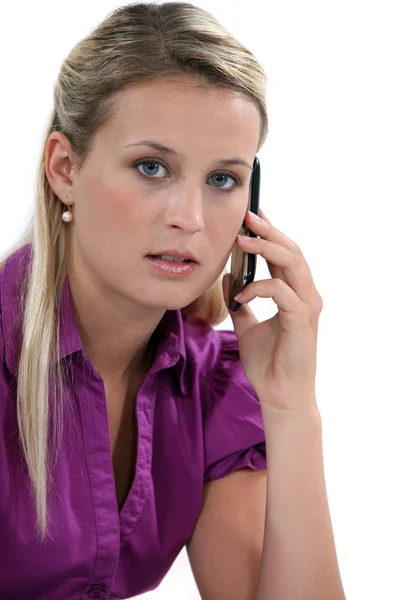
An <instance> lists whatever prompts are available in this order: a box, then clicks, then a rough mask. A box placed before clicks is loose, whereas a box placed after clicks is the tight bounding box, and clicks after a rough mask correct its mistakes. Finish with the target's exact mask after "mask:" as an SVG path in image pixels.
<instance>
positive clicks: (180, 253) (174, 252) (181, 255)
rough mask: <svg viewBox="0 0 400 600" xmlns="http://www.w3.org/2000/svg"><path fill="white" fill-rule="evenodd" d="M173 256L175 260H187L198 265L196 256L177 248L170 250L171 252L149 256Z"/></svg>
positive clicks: (166, 251)
mask: <svg viewBox="0 0 400 600" xmlns="http://www.w3.org/2000/svg"><path fill="white" fill-rule="evenodd" d="M161 255H162V256H173V257H174V258H187V259H188V260H190V261H192V262H194V263H198V262H199V261H198V260H197V259H196V257H195V256H194V254H192V253H191V252H190V251H189V250H184V251H182V250H178V249H177V248H170V249H169V250H159V251H158V252H154V253H152V254H148V256H152V257H153V258H158V257H160V256H161Z"/></svg>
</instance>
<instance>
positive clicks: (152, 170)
mask: <svg viewBox="0 0 400 600" xmlns="http://www.w3.org/2000/svg"><path fill="white" fill-rule="evenodd" d="M142 165H144V166H143V168H144V173H143V172H142V171H140V169H139V167H141V166H142ZM134 167H135V168H137V169H138V170H139V173H140V174H141V175H143V176H144V177H149V178H150V179H160V176H158V177H152V175H154V174H156V175H157V173H158V168H159V167H162V168H163V169H165V167H164V166H163V165H162V164H161V163H159V162H157V161H156V160H141V161H140V162H137V163H135V165H134ZM146 169H147V170H148V171H146Z"/></svg>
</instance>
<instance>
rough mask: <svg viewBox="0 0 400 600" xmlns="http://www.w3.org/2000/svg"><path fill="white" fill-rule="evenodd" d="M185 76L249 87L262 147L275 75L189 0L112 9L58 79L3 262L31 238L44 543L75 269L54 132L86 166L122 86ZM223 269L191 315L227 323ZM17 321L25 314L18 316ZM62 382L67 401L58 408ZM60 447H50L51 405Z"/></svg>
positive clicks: (31, 366) (32, 378)
mask: <svg viewBox="0 0 400 600" xmlns="http://www.w3.org/2000/svg"><path fill="white" fill-rule="evenodd" d="M176 76H183V77H187V78H188V80H189V79H190V80H197V81H198V82H199V83H201V84H203V85H206V86H216V87H222V88H227V89H231V90H234V91H236V92H239V93H241V94H243V95H244V96H245V97H247V98H248V99H250V100H251V101H253V102H254V103H255V105H256V106H257V108H258V110H259V113H260V140H259V147H258V149H260V147H261V146H262V145H263V144H264V142H265V139H266V136H267V132H268V118H267V111H266V104H265V93H266V91H265V88H266V75H265V72H264V70H263V68H262V67H261V65H260V64H259V62H258V61H257V60H256V58H255V57H254V56H253V54H252V53H251V52H250V51H249V50H247V49H246V48H245V47H244V46H243V45H242V44H241V43H240V42H239V41H238V40H237V39H236V38H235V37H234V36H233V35H232V34H231V33H229V32H228V31H227V30H226V29H225V28H224V27H223V26H222V25H221V24H220V23H219V22H218V21H216V19H215V18H214V17H213V16H212V15H211V14H210V13H208V12H207V11H205V10H203V9H200V8H198V7H196V6H193V5H192V4H188V3H186V2H166V3H163V4H156V3H133V4H129V5H125V6H122V7H120V8H118V9H116V10H114V11H112V12H111V13H110V14H109V15H108V16H107V17H106V18H105V20H104V21H102V22H101V23H100V24H99V25H98V26H97V27H96V28H95V29H94V30H93V31H91V33H90V34H89V35H88V36H86V37H85V38H84V39H82V40H81V41H80V42H79V43H77V44H76V45H75V47H74V48H73V49H72V50H71V52H70V53H69V55H68V56H67V58H66V59H65V60H64V61H63V63H62V65H61V69H60V73H59V75H58V78H57V80H56V82H55V84H54V90H53V95H54V106H53V109H52V111H51V115H50V118H49V122H48V125H47V128H46V130H45V134H44V138H43V146H42V151H41V155H40V159H39V165H38V171H37V183H36V194H35V202H34V207H33V211H32V215H31V216H30V218H29V221H28V225H27V226H26V228H25V231H24V233H23V234H22V235H21V237H20V238H19V239H18V241H17V242H16V243H15V244H14V245H13V246H12V247H11V248H9V249H8V251H7V252H6V253H5V254H4V255H3V257H2V260H1V262H0V269H1V268H3V267H4V265H5V262H6V260H7V258H8V257H9V256H10V255H11V254H13V253H14V252H15V251H16V250H18V249H19V248H21V247H22V246H24V245H25V244H32V255H31V261H30V263H29V268H28V274H27V278H26V285H25V287H24V291H23V295H21V300H20V302H21V311H20V312H21V323H22V324H23V330H22V335H23V340H22V345H21V353H20V358H19V363H18V372H17V381H18V386H17V414H18V425H19V432H20V443H21V447H22V451H23V455H24V457H25V460H26V463H27V466H28V470H29V476H30V482H31V493H32V496H33V499H34V502H35V507H36V516H37V521H36V531H37V534H38V537H39V539H40V541H44V539H45V536H46V535H47V534H48V533H49V532H48V517H49V516H50V515H49V506H48V504H47V500H48V491H49V488H50V486H51V487H52V486H53V485H54V479H53V476H52V469H53V468H54V464H55V462H56V459H57V455H58V451H59V446H58V445H57V441H58V442H59V441H60V438H61V435H62V421H63V404H64V400H63V397H64V396H63V393H64V386H63V382H64V379H63V371H62V366H61V364H60V362H58V361H55V362H54V365H53V364H52V357H53V356H54V357H56V358H57V357H58V356H59V353H58V350H59V320H58V317H59V310H60V303H61V290H62V285H63V282H64V280H65V277H66V273H67V257H68V239H69V237H68V227H69V225H68V224H65V223H64V222H63V220H62V212H63V210H64V206H63V204H62V202H60V199H59V198H58V197H57V196H56V195H55V193H54V192H53V190H52V188H51V186H50V185H49V182H48V179H47V176H46V172H45V148H46V142H47V139H48V137H49V136H50V134H51V133H52V132H53V131H61V132H62V133H64V134H65V135H66V137H67V138H68V140H69V142H70V144H71V148H72V150H73V151H74V153H75V154H76V156H77V157H78V160H79V164H78V170H79V169H81V168H82V165H83V163H84V161H85V159H86V158H87V156H88V154H89V152H90V151H91V148H92V144H93V139H94V136H95V134H96V133H97V132H98V130H99V129H100V128H101V127H103V126H104V125H105V124H106V123H107V122H108V121H109V120H110V119H111V118H112V115H113V107H114V101H115V94H116V92H120V91H122V90H124V89H125V88H127V87H129V86H135V85H139V84H145V83H146V82H151V81H154V80H161V79H163V80H164V79H166V78H169V77H172V78H174V77H176ZM226 272H227V271H225V270H224V272H223V273H222V274H221V276H220V277H219V278H218V280H217V281H215V283H214V284H213V285H212V286H211V287H210V288H209V289H208V290H207V291H206V292H204V294H203V295H202V296H201V297H200V298H197V299H196V300H195V301H194V302H192V303H191V304H190V305H188V306H186V307H184V308H182V315H183V316H184V317H193V318H198V319H201V320H202V321H204V322H205V323H208V324H209V325H210V326H213V325H218V324H219V323H221V322H222V321H223V320H224V319H225V318H226V317H227V316H228V314H229V313H228V311H227V308H226V305H225V302H224V298H223V292H222V285H221V283H222V277H223V275H224V274H225V273H226ZM16 318H17V317H16ZM50 380H51V381H52V382H53V383H52V384H51V385H52V391H53V394H54V395H53V397H54V398H55V397H56V396H55V392H56V386H57V384H58V385H59V386H60V387H59V389H60V390H61V395H60V401H59V402H58V403H56V404H57V406H54V407H53V406H52V407H50V406H49V393H50V384H49V381H50ZM50 408H52V409H53V421H52V424H53V428H52V429H53V432H54V434H57V435H56V437H55V438H54V440H55V443H56V448H57V450H56V451H55V452H50V451H49V447H48V438H49V437H50V428H49V409H50Z"/></svg>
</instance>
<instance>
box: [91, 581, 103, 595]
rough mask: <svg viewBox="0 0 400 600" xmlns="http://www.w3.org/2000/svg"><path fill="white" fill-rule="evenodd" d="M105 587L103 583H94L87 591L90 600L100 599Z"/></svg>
mask: <svg viewBox="0 0 400 600" xmlns="http://www.w3.org/2000/svg"><path fill="white" fill-rule="evenodd" d="M104 590H105V586H104V584H103V583H95V584H94V585H92V587H91V588H90V589H89V591H88V596H89V597H90V598H101V597H102V595H103V594H104Z"/></svg>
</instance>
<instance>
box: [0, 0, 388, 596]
mask: <svg viewBox="0 0 400 600" xmlns="http://www.w3.org/2000/svg"><path fill="white" fill-rule="evenodd" d="M197 5H198V6H200V7H203V8H206V9H208V10H210V11H211V12H212V13H213V14H214V15H215V16H216V17H217V19H219V20H220V21H221V22H222V24H223V25H224V26H225V27H227V28H228V29H230V30H231V31H232V33H234V34H235V35H236V37H238V38H239V39H240V40H241V41H242V42H243V43H244V44H245V45H247V46H248V47H249V49H250V50H252V51H253V52H254V53H255V54H256V56H257V57H258V58H259V60H260V61H261V63H262V64H263V66H264V68H265V70H266V72H267V76H268V82H267V108H268V115H269V129H270V132H269V136H268V138H267V142H266V144H265V146H264V149H263V150H262V151H261V152H260V154H259V156H260V160H261V165H262V185H261V207H262V208H263V210H264V212H265V213H266V214H267V216H268V217H269V218H270V220H271V222H272V224H273V225H274V226H275V227H276V228H278V229H279V230H280V231H282V232H284V233H285V234H286V235H287V236H288V237H290V238H291V239H293V240H294V241H295V242H296V243H297V244H298V245H299V246H300V247H301V249H302V251H303V253H304V255H305V257H306V259H307V261H308V263H309V265H310V267H311V271H312V274H313V278H314V281H315V284H316V286H317V289H318V291H319V292H320V294H321V296H322V298H323V301H324V308H323V311H322V314H321V318H320V327H319V338H318V339H319V341H318V371H317V401H318V405H319V409H320V412H321V415H322V420H323V434H324V465H325V476H326V482H327V488H328V498H329V505H330V511H331V517H332V522H333V527H334V533H335V539H336V548H337V553H338V558H339V564H340V570H341V575H342V580H343V583H344V587H345V591H346V595H347V599H348V600H377V599H378V598H379V600H386V599H387V600H395V599H400V584H399V580H398V575H397V574H398V569H399V559H400V552H399V537H400V527H399V516H398V515H399V507H400V494H399V490H400V486H399V467H398V462H399V457H400V448H399V435H398V416H399V410H398V403H399V401H400V392H399V380H398V373H399V358H400V356H399V354H400V353H399V334H400V327H399V300H400V297H399V296H400V293H399V290H400V286H399V283H398V275H399V268H398V262H397V261H398V259H399V249H398V241H399V234H398V231H399V225H398V222H397V220H396V214H398V215H399V212H398V205H399V201H400V183H399V180H400V170H399V159H400V150H399V147H400V141H399V140H400V117H399V114H400V91H399V87H400V82H399V73H400V66H399V57H400V41H399V40H400V34H399V31H400V22H399V17H398V14H397V11H398V10H399V4H398V2H389V1H387V0H386V1H385V0H379V2H378V1H375V2H368V1H364V2H361V1H360V2H357V1H354V0H335V2H326V1H325V2H322V1H321V0H319V1H318V0H315V1H310V0H303V1H302V2H298V1H297V0H291V1H284V0H277V1H274V2H268V1H266V0H250V1H249V0H247V1H246V2H244V3H236V2H231V1H226V2H225V1H221V0H219V1H218V0H210V1H199V2H197ZM117 6H120V4H119V3H112V2H107V1H104V0H96V2H95V1H94V0H93V1H88V0H86V1H85V0H79V1H78V0H68V2H60V1H59V0H52V1H51V2H47V1H45V0H36V1H35V2H30V1H29V2H28V1H27V0H23V1H20V2H16V3H14V2H13V3H9V4H8V5H5V4H4V5H2V14H1V21H2V32H1V36H0V68H1V71H0V77H1V94H0V109H1V110H0V119H1V145H0V152H1V157H0V158H1V163H0V173H1V193H0V209H1V211H0V253H2V252H3V251H4V250H5V249H6V248H7V246H8V245H9V244H10V243H11V242H12V241H13V240H14V238H15V237H16V235H17V234H18V232H19V231H20V229H21V228H22V225H23V223H24V220H25V218H26V215H27V213H28V211H29V210H30V209H31V206H32V202H33V194H34V180H35V168H36V163H37V155H38V152H39V144H40V140H41V136H42V133H43V127H44V123H45V121H46V119H47V118H48V115H49V112H50V109H51V103H52V85H53V81H54V80H55V79H56V78H57V75H58V70H59V67H60V65H61V62H62V60H63V59H64V58H65V56H66V55H67V54H68V52H69V51H70V49H71V48H72V47H73V45H75V44H76V43H77V42H78V41H79V40H80V39H81V38H82V37H83V36H85V35H86V34H87V33H88V32H89V30H90V29H92V28H93V27H94V26H95V25H96V24H97V23H99V22H100V21H101V20H102V19H103V18H104V17H105V16H106V14H107V13H109V12H110V11H111V10H112V9H114V8H116V7H117ZM269 276H270V275H269V272H268V270H267V267H266V265H265V264H263V262H262V259H260V258H259V259H258V261H257V274H256V279H264V278H266V277H269ZM251 307H252V309H253V311H254V312H255V314H256V316H257V317H258V319H259V320H260V319H265V318H269V317H271V316H273V315H274V314H275V312H276V305H275V303H274V302H273V300H271V299H267V300H265V299H263V300H261V299H256V300H254V301H252V302H251ZM219 328H223V329H233V325H232V322H231V319H230V317H228V319H227V320H226V321H225V322H224V323H223V324H221V325H220V326H219ZM132 568H134V565H132ZM140 597H141V598H146V600H147V598H149V599H150V598H151V599H154V600H155V599H165V598H170V597H171V598H174V599H175V600H180V599H182V600H195V599H199V598H200V596H199V593H198V591H197V588H196V585H195V582H194V579H193V575H192V573H191V570H190V565H189V562H188V559H187V554H186V550H185V549H184V550H183V551H182V552H181V554H180V556H179V557H178V559H177V560H176V562H175V563H174V565H173V566H172V568H171V570H170V571H169V573H168V574H167V576H166V577H165V579H164V580H163V582H162V584H161V585H160V586H159V587H158V588H157V589H156V590H155V591H153V592H151V593H147V594H142V595H141V596H140Z"/></svg>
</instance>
